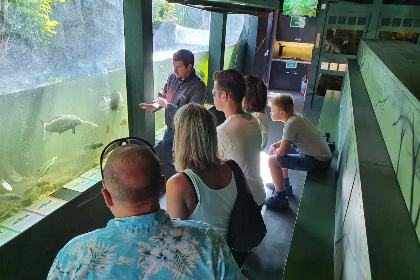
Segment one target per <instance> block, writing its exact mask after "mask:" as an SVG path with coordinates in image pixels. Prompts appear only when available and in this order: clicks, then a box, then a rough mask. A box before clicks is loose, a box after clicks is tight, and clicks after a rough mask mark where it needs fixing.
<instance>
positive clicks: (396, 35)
mask: <svg viewBox="0 0 420 280" xmlns="http://www.w3.org/2000/svg"><path fill="white" fill-rule="evenodd" d="M378 38H379V39H383V40H397V41H407V42H410V43H413V44H417V41H418V39H419V33H414V32H388V31H380V32H379V36H378Z"/></svg>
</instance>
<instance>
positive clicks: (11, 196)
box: [0, 193, 23, 201]
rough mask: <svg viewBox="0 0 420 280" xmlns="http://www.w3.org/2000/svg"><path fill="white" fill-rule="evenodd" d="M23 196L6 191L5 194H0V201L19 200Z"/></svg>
mask: <svg viewBox="0 0 420 280" xmlns="http://www.w3.org/2000/svg"><path fill="white" fill-rule="evenodd" d="M22 198H23V197H22V196H21V195H18V194H14V193H6V194H0V201H17V200H21V199H22Z"/></svg>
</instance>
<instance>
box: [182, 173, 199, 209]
mask: <svg viewBox="0 0 420 280" xmlns="http://www.w3.org/2000/svg"><path fill="white" fill-rule="evenodd" d="M182 173H183V174H184V175H185V177H187V179H188V182H190V184H191V188H192V189H193V191H194V196H195V201H196V203H197V204H198V201H199V200H198V195H197V191H196V190H195V187H194V184H193V182H192V180H191V177H190V175H188V173H187V172H182Z"/></svg>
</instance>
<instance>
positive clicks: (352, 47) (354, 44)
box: [324, 29, 363, 55]
mask: <svg viewBox="0 0 420 280" xmlns="http://www.w3.org/2000/svg"><path fill="white" fill-rule="evenodd" d="M362 36H363V30H344V29H328V30H327V34H326V40H325V44H324V53H332V54H345V55H356V54H357V51H358V50H359V44H360V40H361V39H362Z"/></svg>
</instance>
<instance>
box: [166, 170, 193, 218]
mask: <svg viewBox="0 0 420 280" xmlns="http://www.w3.org/2000/svg"><path fill="white" fill-rule="evenodd" d="M189 185H190V183H189V181H188V179H187V178H185V175H183V174H182V173H178V174H176V175H174V176H172V177H171V178H170V179H169V180H168V182H167V183H166V211H167V212H168V214H169V216H170V217H171V218H179V219H182V220H186V219H187V218H188V216H189V215H188V208H187V205H186V203H185V200H184V198H185V197H186V193H185V190H186V186H189ZM189 188H191V187H189Z"/></svg>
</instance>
